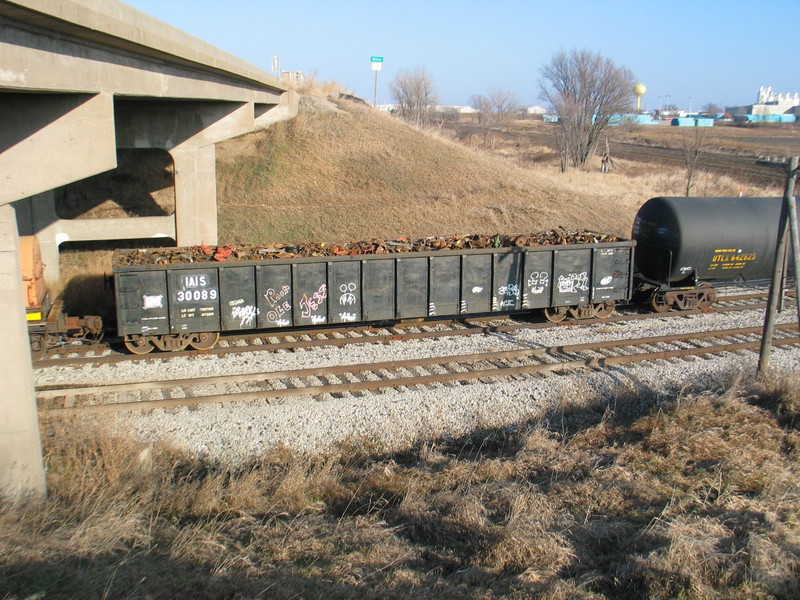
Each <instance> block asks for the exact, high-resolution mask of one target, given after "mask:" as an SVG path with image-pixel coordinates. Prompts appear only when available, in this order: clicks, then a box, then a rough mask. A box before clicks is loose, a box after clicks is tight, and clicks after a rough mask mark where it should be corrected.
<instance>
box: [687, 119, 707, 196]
mask: <svg viewBox="0 0 800 600" xmlns="http://www.w3.org/2000/svg"><path fill="white" fill-rule="evenodd" d="M705 137H706V136H705V130H704V129H703V128H702V127H695V128H694V135H692V134H687V135H684V136H683V164H684V165H685V166H686V196H687V197H689V194H691V192H692V185H693V184H694V177H695V174H696V173H697V161H698V159H699V158H700V155H701V154H702V153H703V152H704V151H705V149H706V143H705V142H706V139H705Z"/></svg>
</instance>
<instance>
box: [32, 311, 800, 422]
mask: <svg viewBox="0 0 800 600" xmlns="http://www.w3.org/2000/svg"><path fill="white" fill-rule="evenodd" d="M795 328H796V325H795V324H785V325H781V326H780V327H778V328H777V329H778V330H780V331H788V330H792V329H795ZM760 332H761V328H759V327H747V328H738V329H729V330H723V331H712V332H699V333H684V334H677V335H666V336H654V337H646V338H638V339H628V340H612V341H604V342H594V343H585V344H571V345H563V346H554V347H549V348H544V347H543V348H533V349H525V350H508V351H499V352H487V353H479V354H471V355H463V356H445V357H431V358H424V359H409V360H401V361H387V362H382V363H369V364H360V365H339V366H335V367H327V368H322V369H297V370H291V371H278V372H268V373H251V374H247V375H235V376H214V377H206V378H192V379H177V380H163V381H156V382H144V383H130V384H105V385H95V386H61V387H56V386H42V387H40V388H38V389H37V398H38V400H39V402H40V405H41V406H40V413H41V414H43V416H56V415H63V414H67V413H69V414H75V413H78V412H80V413H103V412H112V411H121V410H128V411H136V410H151V409H156V408H176V407H184V406H198V405H201V404H209V403H225V404H227V403H230V402H234V401H253V400H268V399H278V398H286V397H290V396H298V395H311V396H316V395H320V394H326V393H329V394H332V393H343V392H360V391H370V390H376V389H382V388H398V387H404V386H405V387H408V386H414V385H420V384H422V385H426V384H432V383H447V382H451V383H453V382H462V381H471V380H476V379H489V378H491V379H494V378H497V377H508V376H514V375H528V374H532V373H544V372H552V371H559V370H574V369H576V368H603V367H606V366H610V365H618V364H626V363H632V362H641V361H647V360H657V359H668V358H678V357H685V356H700V355H705V354H710V353H715V354H716V353H722V352H735V351H740V350H752V349H756V348H758V347H759V345H760ZM753 335H756V336H758V338H759V339H756V340H750V341H744V342H741V341H740V342H734V343H725V344H722V345H712V346H700V347H690V348H677V349H671V350H659V351H655V352H653V351H645V352H638V353H631V354H624V355H620V356H603V357H582V358H574V359H573V358H567V359H561V360H557V362H550V363H536V364H525V365H516V366H510V365H496V364H495V365H494V366H493V367H492V368H479V369H477V370H467V371H452V370H448V372H446V373H436V374H428V375H414V376H398V377H384V378H381V379H378V380H370V381H355V382H353V381H348V382H340V383H328V384H324V385H311V386H304V387H287V388H273V389H265V390H264V389H262V390H258V391H248V392H232V393H225V394H211V395H205V396H192V395H191V393H189V394H187V397H182V398H166V399H161V400H138V401H125V402H117V403H109V404H89V405H84V406H75V405H74V398H75V397H78V396H81V395H84V396H92V395H100V394H111V393H114V392H123V393H125V394H127V393H130V392H136V391H139V392H142V391H150V390H158V389H162V390H163V389H165V388H169V389H181V390H184V391H185V389H186V388H187V387H189V386H191V387H202V386H219V385H221V384H236V383H255V384H264V383H268V382H269V381H270V380H274V381H277V382H281V381H286V380H292V379H302V378H308V377H313V378H316V379H323V378H324V377H326V376H332V377H337V376H340V375H346V374H349V375H355V376H357V374H359V373H361V374H365V373H373V374H374V373H377V372H381V371H385V372H389V371H395V372H399V371H401V370H409V369H413V368H417V367H427V366H439V367H442V368H445V369H446V365H453V364H454V365H459V366H461V367H462V368H466V369H469V367H467V366H466V365H469V364H472V365H474V364H476V363H477V364H479V365H480V364H481V363H486V362H489V361H498V360H510V359H519V358H533V357H542V356H545V357H550V358H554V357H558V356H568V355H570V354H575V353H579V352H585V351H598V350H603V349H613V350H620V349H625V348H635V347H637V346H656V345H658V344H664V343H672V344H674V343H678V342H687V343H688V342H697V341H703V340H709V339H714V338H717V339H726V340H729V339H730V338H735V337H737V336H753ZM774 343H775V344H776V345H788V344H797V343H800V337H797V336H794V337H787V338H784V339H780V340H776V341H775V342H774ZM58 398H64V399H65V403H66V406H64V407H61V408H54V407H47V406H45V405H44V404H45V402H46V401H47V400H55V399H58Z"/></svg>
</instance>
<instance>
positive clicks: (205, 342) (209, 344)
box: [189, 331, 219, 350]
mask: <svg viewBox="0 0 800 600" xmlns="http://www.w3.org/2000/svg"><path fill="white" fill-rule="evenodd" d="M218 341H219V332H212V331H207V332H205V333H198V334H197V339H196V340H195V341H192V342H189V345H190V346H191V347H192V348H194V349H195V350H210V349H211V348H213V347H214V346H215V345H216V344H217V342H218Z"/></svg>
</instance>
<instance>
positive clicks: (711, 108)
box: [700, 102, 725, 117]
mask: <svg viewBox="0 0 800 600" xmlns="http://www.w3.org/2000/svg"><path fill="white" fill-rule="evenodd" d="M700 112H701V113H703V114H705V115H708V116H710V117H716V116H717V115H720V114H722V113H724V112H725V109H724V108H722V106H721V105H719V104H717V103H716V102H709V103H708V104H704V105H703V108H701V109H700Z"/></svg>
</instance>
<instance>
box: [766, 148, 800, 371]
mask: <svg viewBox="0 0 800 600" xmlns="http://www.w3.org/2000/svg"><path fill="white" fill-rule="evenodd" d="M759 164H766V165H770V166H781V167H784V168H785V169H786V188H785V190H784V194H783V205H782V207H781V216H780V221H779V223H778V239H777V243H776V245H775V263H774V267H773V270H772V282H771V284H770V286H769V298H768V301H767V313H766V315H765V316H764V330H763V333H762V334H761V352H760V354H759V357H758V375H759V376H763V375H764V374H765V373H766V372H767V371H768V370H769V351H770V348H771V347H772V333H773V330H774V328H775V317H776V313H777V309H778V300H779V298H781V297H782V296H783V286H782V282H783V275H784V269H785V265H786V264H787V262H788V261H786V260H785V258H784V256H785V253H786V249H787V245H786V238H787V234H790V235H791V240H792V244H791V250H792V268H793V269H794V286H795V304H796V307H797V317H798V323H799V324H800V240H798V230H797V203H796V201H795V199H794V184H795V180H796V179H797V165H798V157H797V156H793V157H792V158H791V160H790V161H789V162H788V163H785V162H781V163H772V162H765V163H764V162H759Z"/></svg>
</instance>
